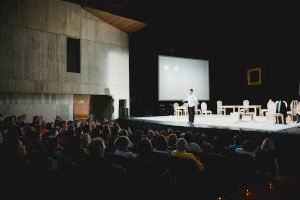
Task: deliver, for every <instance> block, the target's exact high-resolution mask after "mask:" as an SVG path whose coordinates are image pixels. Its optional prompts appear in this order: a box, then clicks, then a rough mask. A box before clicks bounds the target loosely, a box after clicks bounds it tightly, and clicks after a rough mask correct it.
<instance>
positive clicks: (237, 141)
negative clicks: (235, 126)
mask: <svg viewBox="0 0 300 200" xmlns="http://www.w3.org/2000/svg"><path fill="white" fill-rule="evenodd" d="M233 142H234V144H236V145H241V144H242V137H241V136H239V135H235V136H234V137H233Z"/></svg>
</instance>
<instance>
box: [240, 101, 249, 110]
mask: <svg viewBox="0 0 300 200" xmlns="http://www.w3.org/2000/svg"><path fill="white" fill-rule="evenodd" d="M249 105H250V102H249V100H244V101H243V108H242V109H241V110H240V112H241V113H246V112H249Z"/></svg>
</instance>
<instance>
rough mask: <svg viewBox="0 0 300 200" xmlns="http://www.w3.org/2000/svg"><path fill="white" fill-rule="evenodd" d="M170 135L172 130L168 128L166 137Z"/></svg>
mask: <svg viewBox="0 0 300 200" xmlns="http://www.w3.org/2000/svg"><path fill="white" fill-rule="evenodd" d="M171 134H173V129H171V128H168V130H167V136H168V135H171Z"/></svg>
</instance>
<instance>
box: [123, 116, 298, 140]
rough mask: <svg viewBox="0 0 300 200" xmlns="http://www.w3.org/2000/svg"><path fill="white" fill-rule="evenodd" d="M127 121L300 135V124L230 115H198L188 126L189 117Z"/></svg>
mask: <svg viewBox="0 0 300 200" xmlns="http://www.w3.org/2000/svg"><path fill="white" fill-rule="evenodd" d="M126 120H128V121H131V123H135V122H136V123H143V124H156V125H161V126H170V127H174V126H175V127H182V128H184V129H188V128H193V129H221V130H233V131H241V130H243V131H255V132H264V133H266V132H268V133H276V132H280V133H291V134H292V133H294V134H299V135H300V128H298V127H300V124H297V123H295V122H290V121H288V122H287V123H288V124H287V125H284V124H274V122H272V121H270V122H268V120H267V118H266V117H262V116H256V117H254V120H253V121H251V119H250V118H247V117H245V118H243V119H242V120H240V121H239V120H238V119H235V118H233V117H232V116H229V115H196V116H195V122H194V124H192V125H190V124H187V121H188V116H151V117H131V118H127V119H126Z"/></svg>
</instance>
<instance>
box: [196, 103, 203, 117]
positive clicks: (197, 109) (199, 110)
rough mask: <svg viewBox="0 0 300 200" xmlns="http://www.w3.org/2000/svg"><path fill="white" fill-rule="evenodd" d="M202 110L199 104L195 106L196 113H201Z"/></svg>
mask: <svg viewBox="0 0 300 200" xmlns="http://www.w3.org/2000/svg"><path fill="white" fill-rule="evenodd" d="M201 114H202V111H201V109H199V108H198V105H196V106H195V115H201Z"/></svg>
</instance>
